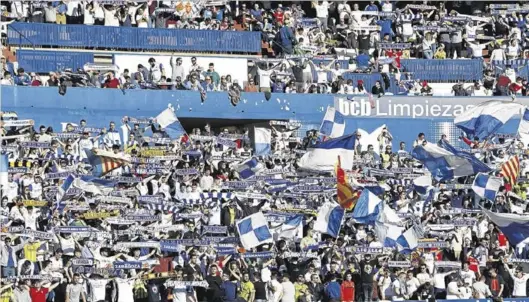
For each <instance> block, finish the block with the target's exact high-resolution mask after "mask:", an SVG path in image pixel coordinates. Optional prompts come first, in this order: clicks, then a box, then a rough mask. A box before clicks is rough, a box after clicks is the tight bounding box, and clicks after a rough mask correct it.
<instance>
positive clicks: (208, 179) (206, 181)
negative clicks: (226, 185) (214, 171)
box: [200, 169, 213, 191]
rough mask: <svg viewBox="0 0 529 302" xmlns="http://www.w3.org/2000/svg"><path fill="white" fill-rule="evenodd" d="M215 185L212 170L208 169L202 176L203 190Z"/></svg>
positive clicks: (201, 186)
mask: <svg viewBox="0 0 529 302" xmlns="http://www.w3.org/2000/svg"><path fill="white" fill-rule="evenodd" d="M212 187H213V176H211V170H209V169H206V170H205V171H204V176H202V177H201V178H200V188H201V189H202V190H206V191H209V190H211V188H212Z"/></svg>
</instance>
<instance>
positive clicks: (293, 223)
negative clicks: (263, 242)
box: [271, 214, 303, 239]
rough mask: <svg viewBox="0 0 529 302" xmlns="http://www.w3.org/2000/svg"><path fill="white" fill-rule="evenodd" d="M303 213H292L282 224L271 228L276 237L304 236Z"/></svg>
mask: <svg viewBox="0 0 529 302" xmlns="http://www.w3.org/2000/svg"><path fill="white" fill-rule="evenodd" d="M302 222H303V215H299V214H298V215H290V216H288V217H287V219H286V221H285V222H284V223H282V224H281V225H280V226H278V227H275V228H273V229H271V232H272V233H273V234H274V235H275V236H274V238H278V239H279V238H295V237H299V235H300V234H301V237H299V238H303V223H302Z"/></svg>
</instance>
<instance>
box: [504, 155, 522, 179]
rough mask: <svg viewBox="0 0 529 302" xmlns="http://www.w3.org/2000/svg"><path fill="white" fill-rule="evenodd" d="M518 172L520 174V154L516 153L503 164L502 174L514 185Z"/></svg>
mask: <svg viewBox="0 0 529 302" xmlns="http://www.w3.org/2000/svg"><path fill="white" fill-rule="evenodd" d="M518 174H520V160H519V159H518V155H515V156H513V157H511V158H509V160H508V161H506V162H505V163H503V165H501V175H503V176H504V177H505V178H506V179H507V181H508V182H509V183H510V184H511V185H514V184H516V179H517V178H518Z"/></svg>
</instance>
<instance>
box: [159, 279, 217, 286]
mask: <svg viewBox="0 0 529 302" xmlns="http://www.w3.org/2000/svg"><path fill="white" fill-rule="evenodd" d="M164 285H165V287H167V288H169V287H172V288H185V287H188V286H189V287H204V288H208V287H209V285H208V282H207V281H173V280H168V281H165V283H164Z"/></svg>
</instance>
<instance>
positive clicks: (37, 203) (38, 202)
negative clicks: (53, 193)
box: [22, 200, 48, 208]
mask: <svg viewBox="0 0 529 302" xmlns="http://www.w3.org/2000/svg"><path fill="white" fill-rule="evenodd" d="M22 202H23V203H24V206H25V207H38V208H40V207H45V206H47V205H48V202H47V201H45V200H24V201H22Z"/></svg>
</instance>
